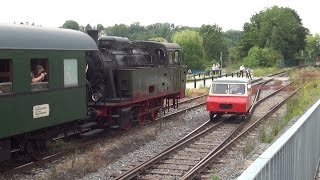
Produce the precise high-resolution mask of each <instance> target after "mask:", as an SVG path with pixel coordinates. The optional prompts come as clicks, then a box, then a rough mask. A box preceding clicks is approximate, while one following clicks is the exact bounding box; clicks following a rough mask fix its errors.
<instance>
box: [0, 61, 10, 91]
mask: <svg viewBox="0 0 320 180" xmlns="http://www.w3.org/2000/svg"><path fill="white" fill-rule="evenodd" d="M11 63H12V60H11V59H0V95H3V94H6V93H11V92H12V67H11V66H12V64H11Z"/></svg>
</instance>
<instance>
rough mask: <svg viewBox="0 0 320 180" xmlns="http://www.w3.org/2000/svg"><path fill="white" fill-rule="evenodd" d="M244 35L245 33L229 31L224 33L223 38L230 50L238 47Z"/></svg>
mask: <svg viewBox="0 0 320 180" xmlns="http://www.w3.org/2000/svg"><path fill="white" fill-rule="evenodd" d="M242 35H243V31H238V30H232V29H231V30H228V31H226V32H224V33H223V36H224V37H225V41H226V43H227V47H228V48H234V47H237V46H238V44H239V42H240V40H241V37H242Z"/></svg>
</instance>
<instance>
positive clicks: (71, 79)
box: [63, 59, 78, 87]
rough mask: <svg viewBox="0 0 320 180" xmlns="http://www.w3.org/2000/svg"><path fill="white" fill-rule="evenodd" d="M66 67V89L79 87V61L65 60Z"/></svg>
mask: <svg viewBox="0 0 320 180" xmlns="http://www.w3.org/2000/svg"><path fill="white" fill-rule="evenodd" d="M63 65H64V87H72V86H78V61H77V60H76V59H65V60H64V62H63Z"/></svg>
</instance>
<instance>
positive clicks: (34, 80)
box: [30, 58, 49, 91]
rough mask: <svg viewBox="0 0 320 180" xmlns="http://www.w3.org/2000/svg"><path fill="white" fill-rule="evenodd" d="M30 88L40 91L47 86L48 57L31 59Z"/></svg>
mask: <svg viewBox="0 0 320 180" xmlns="http://www.w3.org/2000/svg"><path fill="white" fill-rule="evenodd" d="M30 79H31V90H32V91H41V90H46V89H48V88H49V82H48V80H49V66H48V59H36V58H34V59H31V73H30Z"/></svg>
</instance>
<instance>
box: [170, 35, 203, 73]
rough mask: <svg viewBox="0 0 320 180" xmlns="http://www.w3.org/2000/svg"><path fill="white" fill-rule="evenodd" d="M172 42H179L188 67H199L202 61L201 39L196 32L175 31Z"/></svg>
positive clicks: (201, 66)
mask: <svg viewBox="0 0 320 180" xmlns="http://www.w3.org/2000/svg"><path fill="white" fill-rule="evenodd" d="M172 39H173V42H174V43H177V44H179V45H180V46H181V47H182V49H183V51H184V61H185V62H186V64H187V65H188V67H189V68H192V69H201V68H203V66H204V64H205V62H204V48H203V46H202V43H203V39H202V37H201V36H200V35H199V33H198V32H196V31H192V30H184V31H180V32H177V33H175V35H174V36H173V38H172Z"/></svg>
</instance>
